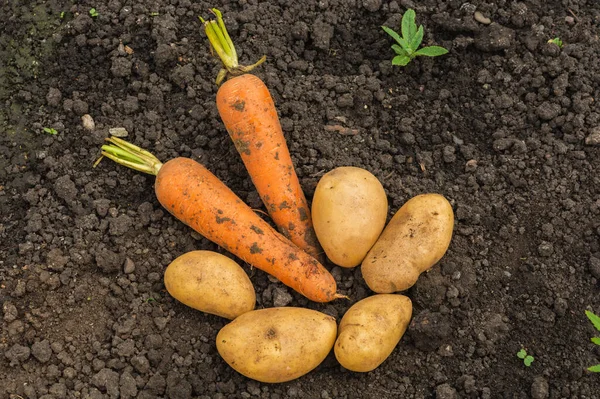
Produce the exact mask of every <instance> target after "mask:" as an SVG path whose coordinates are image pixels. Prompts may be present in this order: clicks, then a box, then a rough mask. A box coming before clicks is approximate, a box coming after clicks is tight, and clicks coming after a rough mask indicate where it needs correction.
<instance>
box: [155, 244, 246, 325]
mask: <svg viewBox="0 0 600 399" xmlns="http://www.w3.org/2000/svg"><path fill="white" fill-rule="evenodd" d="M164 281H165V286H166V288H167V291H168V292H169V294H171V296H172V297H173V298H175V299H177V300H178V301H180V302H181V303H183V304H185V305H187V306H189V307H191V308H194V309H197V310H200V311H202V312H206V313H210V314H214V315H217V316H221V317H225V318H227V319H235V318H236V317H238V316H239V315H241V314H243V313H246V312H249V311H251V310H253V309H254V305H255V304H256V293H255V292H254V286H253V285H252V282H251V281H250V279H249V278H248V275H247V274H246V272H244V269H242V268H241V267H240V265H238V264H237V263H236V262H235V261H233V260H231V259H229V258H228V257H226V256H225V255H221V254H219V253H216V252H212V251H192V252H188V253H185V254H183V255H181V256H179V257H178V258H177V259H175V260H174V261H173V262H171V264H169V266H167V270H165V276H164Z"/></svg>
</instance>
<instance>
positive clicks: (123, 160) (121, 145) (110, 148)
mask: <svg viewBox="0 0 600 399" xmlns="http://www.w3.org/2000/svg"><path fill="white" fill-rule="evenodd" d="M105 140H106V141H108V142H109V143H110V144H108V145H103V146H102V153H101V154H102V155H101V156H100V158H98V160H97V161H96V162H95V163H94V167H96V165H98V163H100V161H101V160H102V158H104V157H106V158H108V159H111V160H113V161H115V162H116V163H118V164H120V165H123V166H126V167H128V168H131V169H134V170H137V171H139V172H144V173H148V174H149V175H154V176H156V175H157V174H158V171H159V170H160V168H161V167H162V165H163V164H162V162H160V160H159V159H158V158H156V157H155V156H154V154H152V153H151V152H148V151H146V150H144V149H143V148H140V147H138V146H137V145H135V144H131V143H129V142H127V141H125V140H122V139H120V138H118V137H108V138H106V139H105Z"/></svg>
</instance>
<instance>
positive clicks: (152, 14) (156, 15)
mask: <svg viewBox="0 0 600 399" xmlns="http://www.w3.org/2000/svg"><path fill="white" fill-rule="evenodd" d="M159 15H160V14H159V13H157V12H151V13H150V16H151V17H158V16H159Z"/></svg>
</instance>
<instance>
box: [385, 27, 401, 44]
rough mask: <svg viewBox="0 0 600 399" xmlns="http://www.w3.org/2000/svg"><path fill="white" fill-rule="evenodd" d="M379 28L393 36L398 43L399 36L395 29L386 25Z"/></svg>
mask: <svg viewBox="0 0 600 399" xmlns="http://www.w3.org/2000/svg"><path fill="white" fill-rule="evenodd" d="M381 29H383V30H384V32H385V33H387V34H388V35H390V36H391V37H393V38H394V40H395V41H397V42H398V43H400V40H401V37H400V35H399V34H398V33H397V32H396V31H395V30H393V29H391V28H388V27H387V26H382V27H381Z"/></svg>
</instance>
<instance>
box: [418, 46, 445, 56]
mask: <svg viewBox="0 0 600 399" xmlns="http://www.w3.org/2000/svg"><path fill="white" fill-rule="evenodd" d="M447 53H448V50H446V49H445V48H443V47H440V46H429V47H423V48H422V49H420V50H419V51H415V55H426V56H427V57H437V56H438V55H444V54H447Z"/></svg>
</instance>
